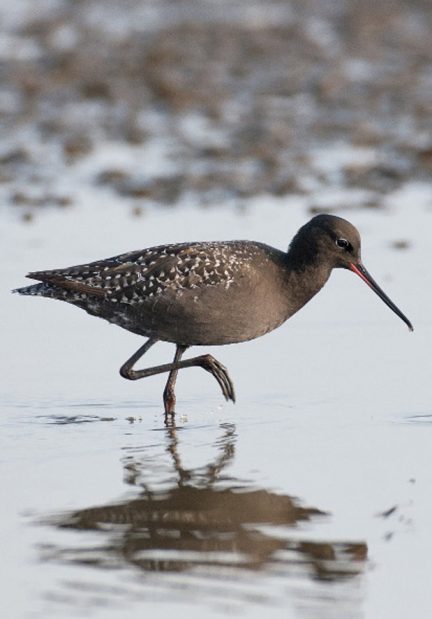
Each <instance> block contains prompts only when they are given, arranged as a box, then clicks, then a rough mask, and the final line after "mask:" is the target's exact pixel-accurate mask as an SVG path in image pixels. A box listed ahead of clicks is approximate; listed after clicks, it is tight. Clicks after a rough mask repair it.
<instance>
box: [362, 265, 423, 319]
mask: <svg viewBox="0 0 432 619" xmlns="http://www.w3.org/2000/svg"><path fill="white" fill-rule="evenodd" d="M350 269H351V271H354V273H356V274H357V275H358V276H359V277H361V278H362V280H363V281H364V282H366V284H367V285H368V286H369V288H372V290H373V291H374V292H375V293H376V294H377V295H378V296H379V298H380V299H382V300H383V301H384V303H385V304H386V305H388V307H389V308H390V309H391V310H393V311H394V313H395V314H396V315H397V316H399V318H401V319H402V320H403V321H404V323H405V324H406V325H407V326H408V329H409V330H410V331H414V327H413V326H412V324H411V323H410V321H409V320H408V318H407V317H406V316H405V315H404V314H402V312H401V311H400V309H399V308H398V307H397V306H396V305H395V304H394V303H393V301H392V300H391V299H389V298H388V296H387V295H386V293H385V292H384V291H383V290H382V289H381V288H380V287H379V286H378V284H377V283H376V281H375V280H374V279H373V277H372V276H371V275H370V274H369V273H368V272H367V270H366V269H365V268H364V266H363V265H362V263H361V262H357V264H354V262H351V264H350Z"/></svg>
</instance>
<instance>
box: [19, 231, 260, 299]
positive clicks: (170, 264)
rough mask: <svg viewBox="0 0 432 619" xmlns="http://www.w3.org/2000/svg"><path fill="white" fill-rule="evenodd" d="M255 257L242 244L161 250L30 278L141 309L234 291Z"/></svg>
mask: <svg viewBox="0 0 432 619" xmlns="http://www.w3.org/2000/svg"><path fill="white" fill-rule="evenodd" d="M257 245H258V244H257ZM256 249H257V250H258V247H256ZM250 252H251V248H250V244H249V246H248V249H247V251H246V248H245V243H243V242H241V241H237V242H236V241H231V242H227V243H184V244H173V245H161V246H158V247H151V248H149V249H145V250H141V251H134V252H129V253H126V254H121V255H119V256H114V257H113V258H108V259H106V260H102V261H97V262H92V263H89V264H83V265H78V266H73V267H69V268H66V269H55V270H50V271H36V272H32V273H29V274H28V277H30V278H32V279H37V280H39V281H41V282H43V283H45V284H48V285H51V286H55V287H57V288H60V289H62V290H65V291H70V293H71V294H70V296H71V297H76V298H81V299H83V298H85V297H92V298H94V299H96V298H99V299H100V300H104V301H111V302H112V303H127V304H132V305H135V304H141V303H143V302H145V301H146V300H147V299H151V298H153V297H155V296H158V295H161V294H162V293H164V292H165V291H167V289H170V290H172V291H175V292H178V293H181V292H182V291H184V290H189V289H194V288H202V287H206V286H215V285H220V286H224V287H225V288H229V286H230V285H231V283H232V282H233V280H234V274H235V272H236V271H237V270H238V269H239V268H241V267H242V268H244V267H245V265H247V262H248V258H250ZM65 300H66V299H65ZM68 300H72V298H70V299H68Z"/></svg>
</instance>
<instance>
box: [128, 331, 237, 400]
mask: <svg viewBox="0 0 432 619" xmlns="http://www.w3.org/2000/svg"><path fill="white" fill-rule="evenodd" d="M157 341H158V340H157V338H150V339H148V340H147V342H146V343H145V344H144V345H143V346H141V348H139V349H138V350H137V351H136V353H135V354H133V355H132V357H131V358H130V359H128V360H127V361H126V363H124V364H123V365H122V367H121V368H120V374H121V375H122V376H123V378H128V379H129V380H138V379H139V378H146V377H147V376H154V375H155V374H162V373H163V372H173V371H175V373H177V371H178V370H181V369H183V368H191V367H200V368H203V369H204V370H206V371H207V372H210V374H212V375H213V376H214V377H215V379H216V380H217V382H218V383H219V386H220V388H221V389H222V393H223V395H224V397H225V399H226V400H232V401H233V402H235V393H234V385H233V383H232V380H231V378H230V377H229V374H228V371H227V369H226V368H225V367H224V366H223V365H222V363H219V361H218V360H217V359H215V358H214V357H213V356H212V355H199V357H193V358H192V359H185V360H183V361H180V360H178V361H175V360H174V362H173V363H165V364H163V365H157V366H154V367H152V368H146V369H144V370H133V369H132V368H133V366H134V365H135V363H136V362H137V361H138V360H139V359H140V358H141V357H142V356H143V355H144V353H146V352H147V351H148V349H149V348H150V347H151V346H153V344H155V343H156V342H157ZM177 352H178V351H177ZM177 352H176V356H177ZM182 353H183V351H182ZM180 356H181V355H180ZM174 376H175V374H174ZM169 382H170V378H168V383H169ZM167 387H168V384H167ZM168 391H169V390H168Z"/></svg>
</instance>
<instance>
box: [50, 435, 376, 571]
mask: <svg viewBox="0 0 432 619" xmlns="http://www.w3.org/2000/svg"><path fill="white" fill-rule="evenodd" d="M221 429H222V431H223V434H222V437H221V438H220V439H219V440H218V441H217V443H216V446H217V448H218V453H217V457H216V458H215V460H214V461H213V462H211V463H209V464H208V465H207V466H205V467H202V468H191V469H186V468H184V467H183V466H182V462H181V457H180V454H179V445H178V434H179V432H178V430H177V429H176V428H175V427H170V428H167V430H166V438H167V445H166V448H165V451H166V452H167V453H168V454H169V459H168V463H169V462H171V466H170V467H169V468H168V469H166V468H165V467H166V464H167V462H166V460H167V458H166V453H165V457H163V458H162V462H161V461H160V460H159V461H156V462H155V460H154V449H155V447H154V446H153V449H152V448H151V447H150V448H145V449H143V450H136V449H135V453H133V454H128V456H127V457H126V458H125V463H124V464H125V472H126V482H127V483H128V484H130V485H133V486H135V487H139V488H140V489H141V490H140V495H139V496H138V497H137V498H134V499H132V500H129V501H125V502H123V503H120V504H113V505H104V506H101V507H93V508H89V509H83V510H80V511H76V512H74V513H72V514H70V515H67V516H66V517H64V518H63V519H62V520H61V521H60V522H57V524H58V526H60V527H61V528H72V529H77V530H86V531H100V532H102V535H103V540H104V541H103V543H102V545H99V546H97V548H95V547H92V548H90V549H89V548H83V547H82V546H80V548H77V549H70V548H69V549H67V550H66V549H64V550H63V551H62V550H59V552H58V553H57V552H56V553H55V554H56V558H57V559H58V558H61V559H62V560H66V561H68V562H69V561H70V562H73V563H78V564H79V563H80V562H82V563H85V564H86V565H89V563H91V564H93V565H96V566H101V567H104V566H105V567H106V566H109V567H113V566H115V565H118V566H121V565H124V563H126V564H130V565H133V566H135V567H138V568H140V569H141V570H145V571H154V572H180V571H187V570H193V569H195V568H197V567H199V566H206V567H207V568H209V567H211V568H213V569H225V568H235V569H240V568H242V569H248V570H262V569H264V568H266V569H269V570H275V571H278V572H279V573H280V572H281V571H282V572H284V573H285V572H287V571H290V573H292V571H293V570H296V569H297V570H304V569H305V568H306V569H307V572H308V573H309V574H310V575H311V576H312V577H313V578H316V579H320V580H325V581H327V580H330V581H333V580H337V579H343V578H347V577H350V576H353V575H355V574H357V573H359V572H360V571H361V570H362V569H363V562H364V560H365V558H366V555H367V547H366V545H365V544H364V543H340V542H338V543H330V542H313V541H307V540H304V541H298V540H294V539H289V538H287V537H286V531H285V530H284V529H283V528H282V527H294V526H295V525H296V524H297V523H299V522H301V521H307V520H311V519H312V518H314V517H318V516H320V515H321V516H322V515H323V512H321V511H320V510H319V509H316V508H310V507H302V506H300V505H299V503H298V502H297V501H296V500H295V499H293V498H292V497H289V496H286V495H281V494H276V493H273V492H269V491H267V490H265V489H256V488H250V487H248V485H249V486H250V484H245V483H240V482H239V481H238V480H234V479H232V478H229V477H227V476H226V475H225V476H224V475H223V473H224V470H225V469H226V467H227V466H228V465H229V464H230V463H231V462H232V460H233V457H234V450H235V441H236V434H235V427H234V426H233V425H231V424H225V425H222V426H221ZM137 451H138V454H137V453H136V452H137ZM146 452H147V453H146ZM161 473H162V474H161ZM149 475H150V476H151V477H152V478H153V479H154V478H155V477H158V478H159V479H158V483H157V484H154V485H155V487H154V488H151V487H150V484H149V483H148V482H147V481H146V479H145V478H146V476H149ZM275 527H280V528H279V530H278V529H276V528H275Z"/></svg>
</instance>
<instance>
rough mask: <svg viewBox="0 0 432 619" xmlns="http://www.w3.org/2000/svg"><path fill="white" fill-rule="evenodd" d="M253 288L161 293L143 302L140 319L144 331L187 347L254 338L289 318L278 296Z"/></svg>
mask: <svg viewBox="0 0 432 619" xmlns="http://www.w3.org/2000/svg"><path fill="white" fill-rule="evenodd" d="M265 292H266V291H260V293H259V294H258V293H257V291H256V290H254V289H253V288H251V290H250V294H245V291H244V289H241V290H240V289H237V288H236V287H235V286H232V287H230V288H228V289H225V288H221V287H216V286H214V287H208V288H205V289H200V288H196V289H192V290H187V291H180V294H179V293H176V294H169V295H161V296H160V298H158V297H156V298H155V299H154V301H152V302H151V303H144V304H142V306H141V308H140V309H139V310H138V312H137V317H136V318H137V319H138V321H139V323H140V324H141V328H142V330H143V332H145V333H146V334H147V335H152V336H154V337H157V338H159V339H161V340H165V341H168V342H174V343H178V344H184V345H187V346H202V345H223V344H233V343H236V342H244V341H247V340H251V339H254V338H256V337H259V336H261V335H264V334H265V333H267V332H269V331H271V330H272V329H275V328H276V327H278V326H279V325H280V324H281V323H282V322H284V320H285V319H286V318H287V315H286V311H285V309H286V308H284V307H282V303H279V302H278V301H279V300H278V298H275V297H274V295H269V294H266V293H265Z"/></svg>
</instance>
